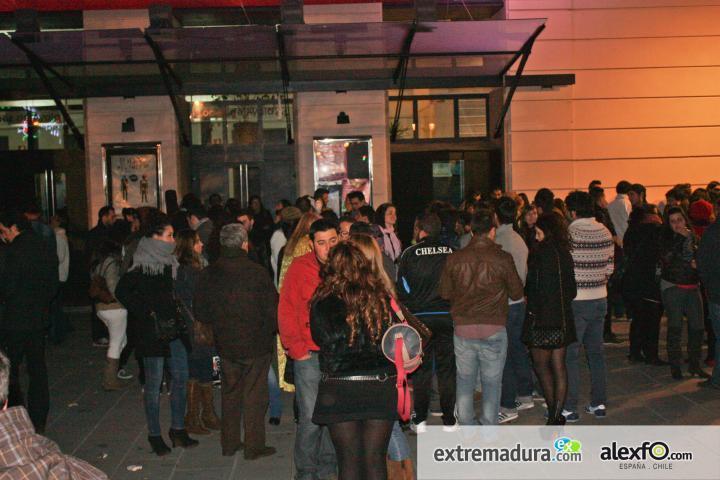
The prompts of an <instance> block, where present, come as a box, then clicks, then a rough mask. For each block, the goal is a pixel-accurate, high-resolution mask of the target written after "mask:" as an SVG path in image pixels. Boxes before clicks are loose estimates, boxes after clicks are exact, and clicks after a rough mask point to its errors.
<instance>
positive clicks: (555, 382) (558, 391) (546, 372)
mask: <svg viewBox="0 0 720 480" xmlns="http://www.w3.org/2000/svg"><path fill="white" fill-rule="evenodd" d="M530 354H531V355H532V359H533V367H534V368H535V374H536V375H537V377H538V380H539V381H540V385H541V386H542V389H543V394H544V395H545V401H546V402H547V406H548V410H550V411H552V409H554V408H556V407H557V408H562V407H563V405H564V404H565V397H566V396H567V370H566V368H565V347H562V348H554V349H546V348H531V349H530Z"/></svg>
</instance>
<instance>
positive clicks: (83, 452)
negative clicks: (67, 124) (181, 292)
mask: <svg viewBox="0 0 720 480" xmlns="http://www.w3.org/2000/svg"><path fill="white" fill-rule="evenodd" d="M88 316H89V314H79V313H76V314H73V315H72V318H73V323H74V325H75V327H76V329H77V330H76V331H75V332H74V333H73V334H72V336H71V338H70V339H69V340H67V341H66V342H65V343H64V344H63V345H61V346H50V347H49V348H48V367H49V374H50V395H51V397H50V398H51V409H50V417H49V419H48V428H47V435H48V436H49V437H50V438H52V439H53V440H55V441H57V442H58V443H59V444H60V447H61V448H62V450H63V451H64V452H66V453H70V454H73V455H76V456H78V457H80V458H82V459H85V460H87V461H89V462H90V463H92V464H94V465H95V466H97V467H98V468H100V469H102V470H103V471H105V472H106V473H107V474H108V475H109V476H110V478H112V479H138V480H139V479H153V480H156V479H157V480H162V479H173V480H180V479H190V478H193V479H207V480H214V479H224V480H226V479H290V478H292V446H293V442H294V430H295V428H294V427H295V425H294V423H293V421H292V406H291V402H292V397H291V396H290V395H289V394H283V401H284V415H283V419H282V423H281V425H280V426H277V427H274V426H271V425H268V426H267V432H268V435H267V439H268V440H267V442H268V444H269V445H272V446H274V447H276V448H277V450H278V453H277V454H276V455H274V456H272V457H269V458H264V459H261V460H257V461H254V462H247V461H245V460H244V459H243V457H242V454H240V455H235V456H234V457H232V458H226V457H222V456H221V455H220V440H219V435H218V434H217V433H214V434H212V435H210V436H204V437H197V438H198V439H199V440H200V445H199V446H198V447H197V448H195V449H192V450H187V451H184V450H182V449H174V450H173V452H172V454H170V455H168V456H166V457H163V458H158V457H156V456H154V455H153V454H152V453H151V452H150V449H149V446H148V444H147V439H146V436H147V433H146V430H145V419H144V415H143V409H142V394H141V390H140V387H139V385H138V384H137V381H135V380H133V381H132V382H131V383H130V384H131V386H130V387H129V388H127V389H126V390H124V391H121V392H112V393H108V392H104V391H103V390H102V389H101V388H100V374H101V370H102V366H103V362H104V353H105V352H104V351H103V350H102V349H99V348H93V347H92V346H91V344H90V334H89V319H88ZM615 329H616V332H617V333H619V334H620V336H621V338H625V339H626V338H627V329H628V323H627V322H618V323H616V326H615ZM663 335H664V330H663ZM626 354H627V343H624V344H620V345H606V356H607V363H608V395H609V402H608V416H607V418H606V419H604V420H602V421H601V420H596V419H595V418H594V417H592V416H590V415H584V414H581V422H580V424H581V425H583V424H585V425H587V424H608V425H640V424H655V425H664V424H700V425H706V424H714V425H720V391H717V390H711V391H708V390H703V389H700V388H698V387H697V385H696V384H697V379H686V380H684V381H681V382H676V381H673V380H672V379H671V377H670V371H669V368H667V367H650V366H645V365H630V364H629V363H628V362H627V360H626V357H625V356H626ZM663 356H664V354H663ZM130 366H131V370H132V372H133V373H135V364H134V360H132V361H131V365H130ZM582 382H583V385H582V389H581V399H580V405H584V404H585V403H586V402H587V397H588V393H589V392H588V389H589V382H588V376H587V369H586V368H584V367H583V368H582ZM219 397H220V395H219V392H216V403H217V408H218V412H220V410H219V407H220V402H219V400H220V398H219ZM161 403H162V404H161V413H162V425H163V429H164V431H165V432H166V430H167V428H168V427H169V418H168V416H169V405H168V397H167V395H163V396H162V400H161ZM542 415H543V408H542V407H541V405H540V403H539V402H536V407H535V408H533V409H531V410H527V411H523V412H521V416H520V418H519V419H518V420H517V421H516V422H515V424H520V425H540V424H543V423H544V422H543V418H542ZM431 423H439V419H438V417H432V419H431ZM165 436H166V438H167V435H165ZM408 438H409V439H410V442H411V445H412V446H413V450H414V448H415V446H414V443H415V437H413V436H410V435H409V436H408ZM132 465H140V466H142V470H140V471H137V472H131V471H129V470H128V467H129V466H132Z"/></svg>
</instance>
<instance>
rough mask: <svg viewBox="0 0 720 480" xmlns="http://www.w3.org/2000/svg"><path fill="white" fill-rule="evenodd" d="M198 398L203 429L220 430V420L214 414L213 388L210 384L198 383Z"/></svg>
mask: <svg viewBox="0 0 720 480" xmlns="http://www.w3.org/2000/svg"><path fill="white" fill-rule="evenodd" d="M198 385H199V387H200V398H201V403H202V414H201V416H200V418H201V419H202V423H203V425H205V428H209V429H210V430H220V426H221V424H220V418H218V416H217V413H215V404H214V402H213V386H212V383H199V384H198Z"/></svg>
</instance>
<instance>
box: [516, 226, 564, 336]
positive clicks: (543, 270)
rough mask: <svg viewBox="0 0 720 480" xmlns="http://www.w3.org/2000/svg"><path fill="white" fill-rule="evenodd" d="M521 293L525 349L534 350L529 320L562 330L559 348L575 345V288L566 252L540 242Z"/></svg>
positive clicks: (531, 259)
mask: <svg viewBox="0 0 720 480" xmlns="http://www.w3.org/2000/svg"><path fill="white" fill-rule="evenodd" d="M525 293H526V295H527V312H528V315H527V317H526V318H525V323H524V324H523V337H522V338H523V342H525V344H527V346H528V347H530V348H537V347H536V346H535V345H533V343H532V335H531V329H532V326H533V325H531V321H530V319H531V318H533V317H534V322H535V325H538V326H543V327H561V328H563V331H564V335H563V337H564V338H563V346H568V345H570V344H571V343H574V342H576V341H577V334H576V332H575V319H574V317H573V311H572V301H573V299H574V298H575V296H576V295H577V286H576V285H575V267H574V263H573V259H572V256H571V255H570V252H568V251H567V250H566V249H563V248H558V247H557V245H556V244H555V243H554V242H553V241H552V240H545V241H543V242H540V243H539V244H538V246H537V249H536V250H535V252H534V253H533V254H532V255H531V257H530V261H529V262H528V274H527V281H526V283H525ZM530 312H532V315H531V314H530Z"/></svg>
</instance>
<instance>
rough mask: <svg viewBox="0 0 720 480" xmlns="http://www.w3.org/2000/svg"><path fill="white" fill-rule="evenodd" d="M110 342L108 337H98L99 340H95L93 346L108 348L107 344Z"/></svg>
mask: <svg viewBox="0 0 720 480" xmlns="http://www.w3.org/2000/svg"><path fill="white" fill-rule="evenodd" d="M109 344H110V340H108V339H107V338H105V337H103V338H98V339H97V340H94V341H93V347H97V348H107V346H108V345H109Z"/></svg>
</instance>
